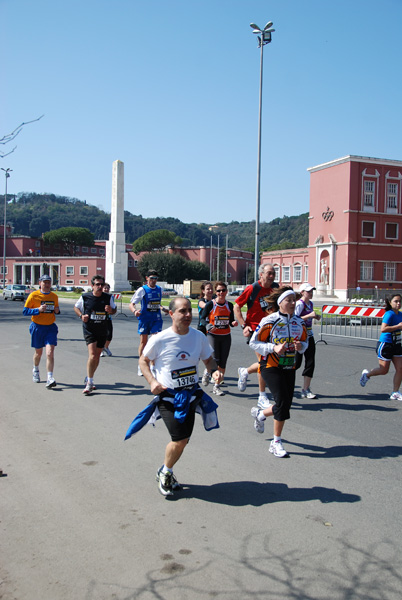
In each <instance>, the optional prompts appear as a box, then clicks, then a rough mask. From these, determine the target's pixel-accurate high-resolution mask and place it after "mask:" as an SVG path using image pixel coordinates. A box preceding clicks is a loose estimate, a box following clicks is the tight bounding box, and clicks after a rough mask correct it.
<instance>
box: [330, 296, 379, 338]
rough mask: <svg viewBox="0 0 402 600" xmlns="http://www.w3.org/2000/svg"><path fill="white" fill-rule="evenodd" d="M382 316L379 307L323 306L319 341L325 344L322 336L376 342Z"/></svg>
mask: <svg viewBox="0 0 402 600" xmlns="http://www.w3.org/2000/svg"><path fill="white" fill-rule="evenodd" d="M384 314H385V310H384V308H380V307H368V306H335V305H330V304H324V306H323V307H322V314H321V328H320V340H319V341H321V342H325V340H324V339H323V337H324V336H338V337H351V338H356V339H361V340H372V341H377V340H378V338H379V337H380V333H381V322H382V317H383V316H384Z"/></svg>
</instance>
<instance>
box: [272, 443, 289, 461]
mask: <svg viewBox="0 0 402 600" xmlns="http://www.w3.org/2000/svg"><path fill="white" fill-rule="evenodd" d="M269 451H270V452H271V454H273V455H274V456H276V457H278V458H287V457H288V456H289V454H288V452H286V450H285V448H284V447H283V445H282V441H281V440H279V441H278V442H275V441H274V440H272V442H271V443H270V445H269Z"/></svg>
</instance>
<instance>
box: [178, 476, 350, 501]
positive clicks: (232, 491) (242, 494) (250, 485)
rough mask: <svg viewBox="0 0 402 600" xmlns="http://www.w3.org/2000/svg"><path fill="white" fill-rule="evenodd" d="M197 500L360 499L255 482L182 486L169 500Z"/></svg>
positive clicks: (321, 489)
mask: <svg viewBox="0 0 402 600" xmlns="http://www.w3.org/2000/svg"><path fill="white" fill-rule="evenodd" d="M185 498H198V499H199V500H203V501H204V502H212V503H214V504H225V505H227V506H263V505H265V504H272V503H274V502H310V501H311V500H319V501H320V502H322V503H323V504H327V503H329V502H359V501H360V499H361V498H360V496H358V495H356V494H346V493H344V492H341V491H340V490H337V489H335V488H326V487H321V486H314V487H312V488H297V487H295V488H292V487H289V486H288V485H287V484H286V483H259V482H257V481H230V482H226V483H215V484H213V485H183V489H182V490H181V492H179V493H177V494H175V495H174V496H173V497H172V499H174V500H180V499H185Z"/></svg>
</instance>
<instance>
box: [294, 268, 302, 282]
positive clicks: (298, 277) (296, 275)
mask: <svg viewBox="0 0 402 600" xmlns="http://www.w3.org/2000/svg"><path fill="white" fill-rule="evenodd" d="M301 280H302V267H301V265H294V267H293V281H294V282H295V283H301Z"/></svg>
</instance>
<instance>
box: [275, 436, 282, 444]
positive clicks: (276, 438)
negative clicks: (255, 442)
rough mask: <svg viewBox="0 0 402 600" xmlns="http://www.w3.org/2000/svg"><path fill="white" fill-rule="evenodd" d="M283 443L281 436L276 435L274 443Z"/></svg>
mask: <svg viewBox="0 0 402 600" xmlns="http://www.w3.org/2000/svg"><path fill="white" fill-rule="evenodd" d="M280 441H281V436H280V435H274V442H275V443H276V442H280Z"/></svg>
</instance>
